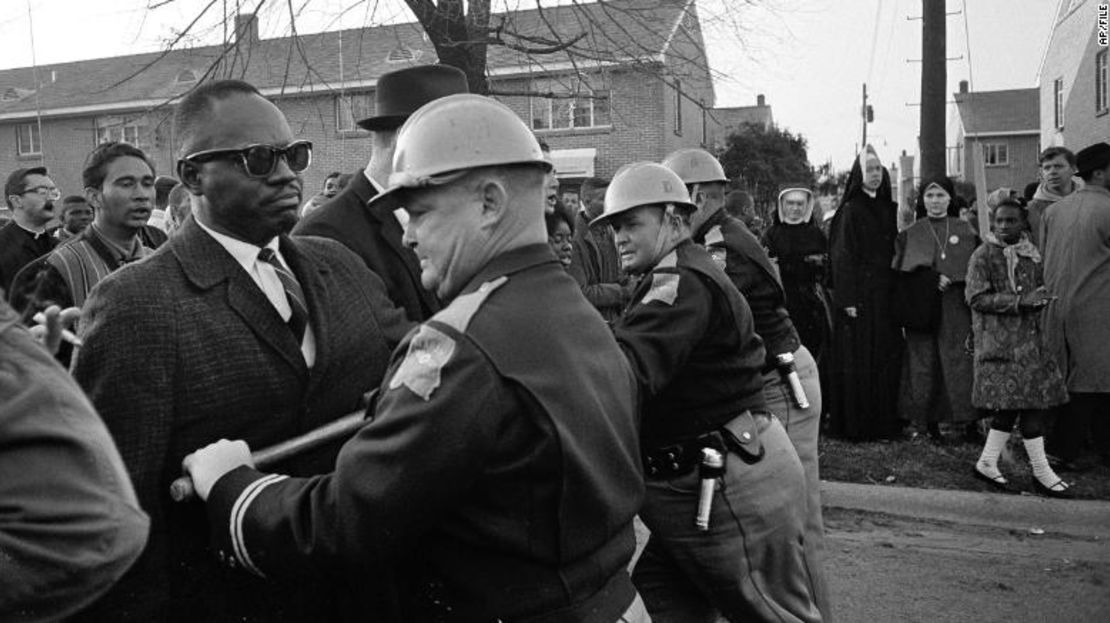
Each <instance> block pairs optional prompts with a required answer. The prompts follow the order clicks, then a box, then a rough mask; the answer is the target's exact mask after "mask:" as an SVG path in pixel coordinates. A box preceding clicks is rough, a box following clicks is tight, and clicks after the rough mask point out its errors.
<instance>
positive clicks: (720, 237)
mask: <svg viewBox="0 0 1110 623" xmlns="http://www.w3.org/2000/svg"><path fill="white" fill-rule="evenodd" d="M724 243H725V235H724V233H722V232H721V226H720V225H714V226H713V227H710V228H709V231H707V232H705V246H707V247H708V246H712V245H721V244H724Z"/></svg>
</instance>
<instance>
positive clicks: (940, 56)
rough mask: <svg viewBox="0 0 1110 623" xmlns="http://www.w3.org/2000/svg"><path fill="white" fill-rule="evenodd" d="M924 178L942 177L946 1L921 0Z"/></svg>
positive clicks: (943, 164)
mask: <svg viewBox="0 0 1110 623" xmlns="http://www.w3.org/2000/svg"><path fill="white" fill-rule="evenodd" d="M921 7H922V13H921V139H920V140H921V177H922V178H923V179H929V178H931V177H936V176H943V175H944V174H945V173H946V170H945V162H944V131H945V128H944V107H945V101H946V100H947V99H948V98H947V97H946V93H945V89H946V88H947V83H948V68H947V66H946V58H945V47H946V43H947V42H946V39H947V36H946V32H945V31H946V25H945V16H946V14H945V10H944V0H921Z"/></svg>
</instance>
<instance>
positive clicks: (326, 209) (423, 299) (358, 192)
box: [293, 171, 440, 322]
mask: <svg viewBox="0 0 1110 623" xmlns="http://www.w3.org/2000/svg"><path fill="white" fill-rule="evenodd" d="M378 192H379V190H378V189H377V188H375V187H374V184H373V182H371V181H370V178H368V177H366V173H365V172H363V171H358V172H356V173H355V174H354V176H353V177H352V178H351V183H350V184H348V185H347V187H346V188H344V189H343V190H342V192H340V193H339V194H338V195H336V196H335V197H334V198H333V199H332V200H331V201H328V202H327V203H325V204H324V205H323V206H321V207H320V208H319V209H317V210H314V211H312V213H310V214H309V215H308V216H306V217H305V218H304V219H303V220H301V222H299V223H297V226H296V227H294V228H293V233H294V234H295V235H301V236H321V237H323V238H331V239H332V240H337V241H339V242H341V243H343V245H344V246H346V247H347V248H348V249H350V250H351V251H354V252H355V254H356V255H358V256H359V257H360V258H362V261H363V262H364V263H365V264H366V267H367V268H369V269H370V270H371V271H373V272H374V274H376V275H377V276H378V277H380V278H381V280H382V281H384V282H385V287H386V290H387V291H388V293H389V298H390V300H392V301H393V303H394V304H395V305H397V306H398V307H401V308H404V310H405V315H406V316H408V318H409V320H412V321H413V322H423V321H424V320H427V319H428V318H430V317H431V316H432V314H434V313H436V312H437V311H439V309H440V303H439V300H437V299H436V296H435V294H434V293H432V292H429V291H428V290H425V289H424V286H423V285H421V283H420V262H419V260H417V259H416V254H415V253H413V251H412V249H409V248H408V247H406V246H405V245H404V243H403V242H402V240H401V236H402V235H403V234H404V231H403V230H402V228H401V224H400V223H399V222H397V218H396V217H395V216H393V209H394V208H396V207H398V206H397V204H396V202H393V201H384V202H380V203H378V204H376V205H373V206H370V205H367V203H368V202H369V201H370V200H371V199H373V198H374V196H375V195H377V194H378Z"/></svg>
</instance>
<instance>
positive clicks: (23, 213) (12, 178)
mask: <svg viewBox="0 0 1110 623" xmlns="http://www.w3.org/2000/svg"><path fill="white" fill-rule="evenodd" d="M4 197H5V198H6V199H7V202H8V207H10V208H11V209H12V221H11V222H10V223H8V224H7V225H4V226H3V227H0V290H3V291H5V292H7V291H10V289H11V285H12V280H13V279H15V275H16V273H18V272H19V270H20V269H21V268H23V267H24V266H26V265H27V264H29V263H31V261H32V260H34V259H35V258H37V257H40V256H42V255H45V254H47V253H49V252H50V251H51V250H53V249H54V246H55V245H57V244H58V241H57V240H56V239H55V238H54V237H53V236H51V235H50V234H48V233H47V232H46V224H47V223H48V222H50V219H52V218H54V202H55V201H57V200H58V199H59V198H60V197H61V192H59V191H58V188H57V187H56V186H55V185H54V181H53V180H51V179H50V176H49V175H48V174H47V172H46V167H34V168H30V169H16V170H15V171H13V172H12V174H11V175H9V176H8V181H7V183H6V184H4Z"/></svg>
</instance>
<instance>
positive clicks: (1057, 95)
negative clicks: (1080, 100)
mask: <svg viewBox="0 0 1110 623" xmlns="http://www.w3.org/2000/svg"><path fill="white" fill-rule="evenodd" d="M1052 109H1053V125H1054V126H1055V127H1056V128H1057V129H1060V130H1062V129H1063V128H1064V79H1063V78H1057V79H1055V80H1053V81H1052Z"/></svg>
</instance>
